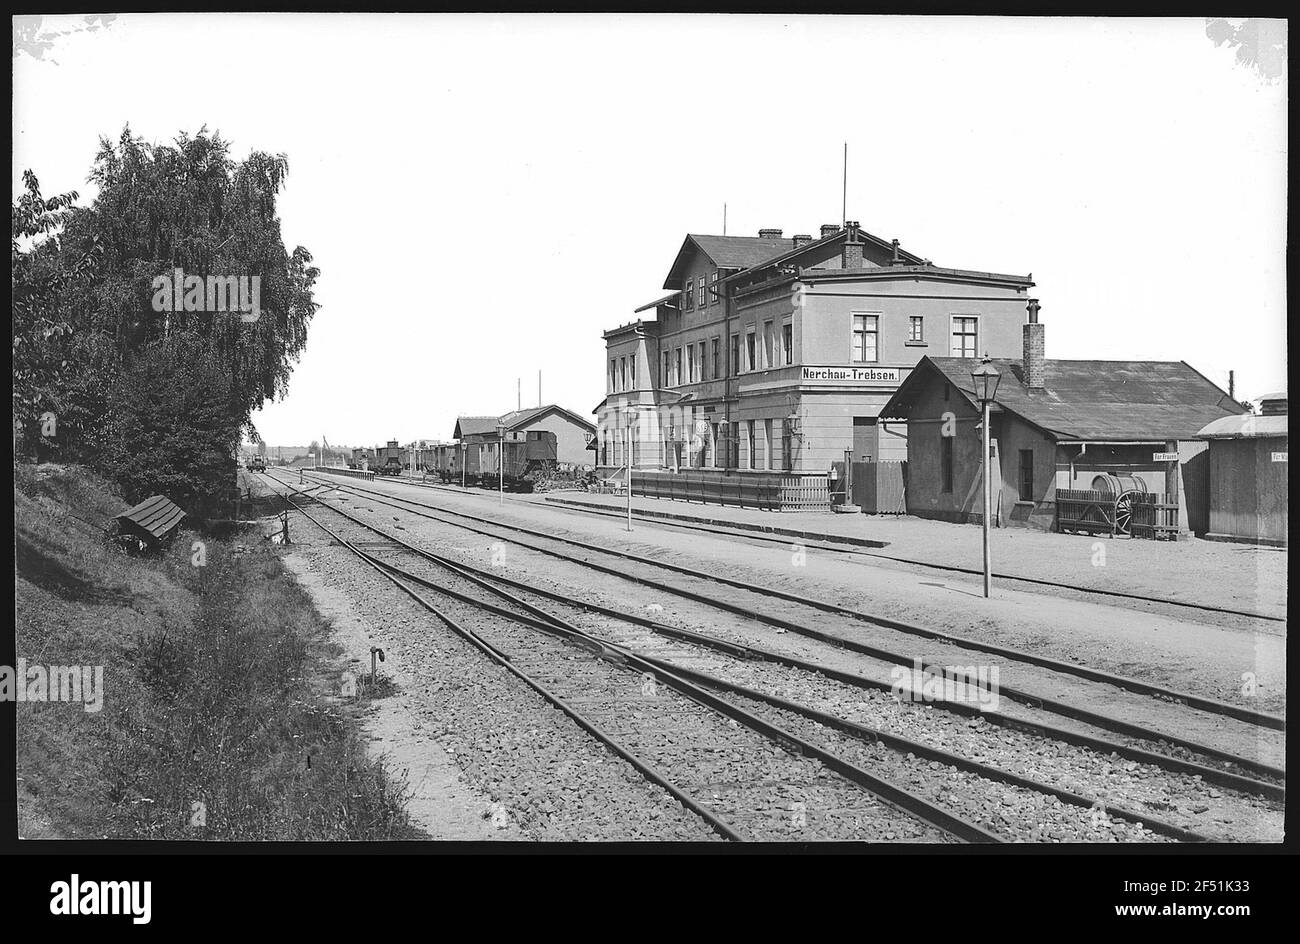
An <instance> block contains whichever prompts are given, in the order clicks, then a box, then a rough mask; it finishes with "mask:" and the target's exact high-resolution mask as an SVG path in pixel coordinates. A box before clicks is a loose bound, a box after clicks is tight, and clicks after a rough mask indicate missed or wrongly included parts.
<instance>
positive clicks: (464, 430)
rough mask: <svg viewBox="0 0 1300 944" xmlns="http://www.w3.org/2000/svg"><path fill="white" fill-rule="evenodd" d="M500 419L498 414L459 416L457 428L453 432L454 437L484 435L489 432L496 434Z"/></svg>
mask: <svg viewBox="0 0 1300 944" xmlns="http://www.w3.org/2000/svg"><path fill="white" fill-rule="evenodd" d="M498 419H499V417H496V416H458V417H456V428H455V429H454V430H452V433H451V435H452V438H453V439H464V438H465V437H466V436H482V435H485V434H487V433H491V434H492V435H493V436H495V435H496V433H497V420H498Z"/></svg>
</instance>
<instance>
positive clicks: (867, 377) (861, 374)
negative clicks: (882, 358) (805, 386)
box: [800, 367, 903, 386]
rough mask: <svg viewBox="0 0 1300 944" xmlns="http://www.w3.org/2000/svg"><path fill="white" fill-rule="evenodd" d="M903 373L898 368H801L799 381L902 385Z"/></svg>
mask: <svg viewBox="0 0 1300 944" xmlns="http://www.w3.org/2000/svg"><path fill="white" fill-rule="evenodd" d="M902 374H903V372H902V370H901V369H900V368H898V367H803V368H802V369H801V374H800V379H801V380H802V381H804V382H805V383H818V382H820V383H848V384H870V385H875V384H879V385H880V386H888V385H897V384H899V383H902V380H903V376H902Z"/></svg>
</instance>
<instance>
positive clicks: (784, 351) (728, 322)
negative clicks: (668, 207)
mask: <svg viewBox="0 0 1300 944" xmlns="http://www.w3.org/2000/svg"><path fill="white" fill-rule="evenodd" d="M1033 284H1034V283H1033V282H1032V280H1031V278H1030V276H1027V275H1026V276H1021V275H1004V274H998V273H991V272H976V271H970V270H963V269H951V268H944V267H940V266H936V265H934V264H933V263H932V262H930V261H929V260H927V259H923V258H921V257H919V256H917V255H914V254H912V253H910V252H907V251H905V250H903V249H901V248H900V247H899V246H898V243H897V241H892V242H886V241H885V240H883V239H880V238H878V237H876V236H872V235H871V234H869V233H867V232H865V231H864V230H862V229H861V228H860V227H859V226H858V224H857V223H856V222H849V223H846V224H845V225H844V226H842V227H841V226H834V225H828V226H823V227H822V228H821V233H820V235H819V236H817V237H815V238H814V237H813V236H810V235H809V236H795V237H793V238H789V239H787V238H783V237H782V234H781V231H780V230H761V231H760V232H759V235H758V236H757V237H739V236H705V235H688V236H687V237H686V238H685V240H684V242H683V243H682V245H681V248H680V249H679V250H678V253H677V256H676V258H675V259H674V260H673V262H672V265H671V266H670V268H669V270H668V274H667V277H666V278H665V280H664V286H663V287H664V289H666V290H669V291H670V294H668V295H666V296H664V297H661V298H659V299H657V300H655V301H652V302H650V303H648V304H647V305H644V306H642V307H641V308H639V309H637V311H636V312H635V314H637V315H643V313H652V314H645V315H644V316H643V317H641V318H639V319H638V320H636V321H633V322H630V323H626V324H623V325H621V326H619V327H617V328H614V329H612V330H609V331H606V332H605V334H604V338H605V344H606V352H605V361H606V395H605V398H604V399H603V400H602V401H601V403H600V404H599V405H598V406H597V408H596V410H595V413H596V416H597V424H596V425H597V434H596V447H597V464H598V465H599V466H604V467H613V468H618V467H622V466H624V465H625V464H627V462H628V460H629V458H630V460H631V465H632V467H633V468H636V469H669V470H684V469H690V470H714V471H716V472H717V473H718V474H720V475H726V476H729V475H744V474H750V473H771V472H781V473H785V474H788V475H789V476H792V477H798V476H805V475H820V476H825V475H826V474H827V472H828V470H829V469H830V467H831V465H832V463H835V462H841V461H843V460H844V459H845V457H846V453H850V454H851V457H852V459H853V461H855V462H862V461H879V460H903V459H906V458H907V427H906V424H905V423H902V422H891V423H884V422H881V417H880V413H881V408H882V407H883V406H884V405H885V403H886V402H888V400H889V399H890V397H891V396H892V395H893V393H894V392H895V391H896V390H897V389H898V387H899V386H900V385H901V384H902V383H903V381H904V380H905V379H906V378H907V376H908V374H909V373H910V372H911V370H912V369H913V368H914V367H915V366H916V364H917V362H918V361H919V360H920V359H921V358H922V357H924V356H926V355H927V354H931V355H933V354H939V355H942V356H953V357H961V358H978V357H979V356H980V355H983V354H985V353H988V354H990V355H992V356H994V357H1013V356H1015V355H1016V354H1017V353H1018V352H1019V350H1020V338H1021V325H1022V324H1024V323H1025V321H1026V315H1027V303H1028V301H1029V298H1028V291H1029V289H1030V288H1032V286H1033Z"/></svg>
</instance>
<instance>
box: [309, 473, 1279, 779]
mask: <svg viewBox="0 0 1300 944" xmlns="http://www.w3.org/2000/svg"><path fill="white" fill-rule="evenodd" d="M335 497H337V494H336V496H335ZM358 502H359V503H360V505H361V508H362V510H366V511H377V512H379V513H380V514H383V513H384V512H385V511H387V512H388V513H389V516H390V517H392V516H393V514H392V513H394V512H396V511H397V509H393V508H392V507H391V506H386V505H382V504H378V503H375V502H370V503H367V499H366V498H364V497H360V498H354V500H353V507H356V503H358ZM482 510H483V509H481V508H479V509H478V511H479V512H481V511H482ZM408 524H409V525H410V526H411V527H415V528H418V529H423V530H422V531H420V532H419V533H424V534H429V535H431V536H432V535H437V536H438V539H439V540H450V541H454V542H456V543H459V544H464V545H467V546H469V547H473V546H475V544H476V543H477V542H481V541H484V540H487V541H492V540H493V539H492V538H490V537H484V536H482V535H474V534H472V533H471V532H467V531H464V530H463V529H460V528H457V527H455V526H454V525H448V524H440V523H439V522H435V521H432V520H430V519H427V518H419V517H413V518H411V519H410V520H409V521H408ZM470 524H474V523H472V522H470ZM475 526H478V525H476V524H475ZM431 528H432V529H433V530H432V531H430V529H431ZM523 540H525V541H528V542H532V543H537V542H539V541H540V542H542V546H545V542H544V539H540V538H536V537H532V536H526V537H524V538H523ZM556 549H557V550H560V551H561V552H562V553H565V554H570V555H574V556H576V557H579V558H581V559H588V560H592V561H595V562H597V563H600V564H603V565H610V564H611V563H613V564H615V565H616V566H618V567H619V568H620V569H622V570H623V571H624V572H625V573H628V574H629V575H638V576H644V577H647V578H649V579H654V580H665V579H666V580H668V581H669V582H671V583H673V584H674V585H681V586H684V587H686V588H688V589H691V590H694V591H695V592H697V593H701V594H706V595H708V596H709V597H711V598H714V599H720V600H727V601H728V602H730V603H734V604H737V605H740V606H744V607H748V608H750V609H751V610H753V611H756V612H758V611H761V612H763V613H765V614H768V615H776V616H781V617H783V618H787V619H791V620H793V621H795V622H797V623H800V624H802V625H806V626H809V627H811V628H814V629H817V630H820V631H823V632H827V633H830V634H832V635H836V636H839V637H841V638H853V639H855V640H858V641H862V642H867V643H871V644H878V645H881V646H882V647H883V648H886V649H890V650H892V651H895V652H899V653H900V654H902V653H909V654H910V653H916V654H924V656H925V657H926V658H927V659H932V660H937V661H941V662H943V663H944V664H951V665H963V666H969V665H980V664H984V665H988V664H993V663H992V657H990V656H988V655H984V654H980V653H978V652H973V651H970V650H962V649H960V648H958V647H956V646H952V645H947V644H944V643H941V642H937V641H932V640H918V639H916V638H915V637H908V636H906V635H903V634H901V633H898V632H896V631H893V630H889V629H885V628H883V627H879V626H873V625H870V624H868V623H866V622H864V621H861V620H856V619H852V618H849V617H844V616H837V615H834V614H827V613H824V612H822V611H818V610H815V609H812V608H810V607H806V606H802V605H800V604H795V603H790V602H788V601H781V600H773V599H772V598H769V597H763V596H760V595H758V594H755V593H752V592H749V591H746V590H743V589H740V588H735V587H727V586H720V585H718V584H716V583H714V582H711V581H709V580H707V579H705V578H692V577H690V576H687V575H684V574H678V573H672V574H668V573H665V572H664V571H663V570H661V569H658V568H655V567H653V566H650V565H645V564H640V563H637V562H635V561H628V560H621V559H617V558H610V557H609V556H607V555H601V554H599V553H598V552H586V551H583V550H582V549H579V548H574V547H571V546H563V545H560V546H556ZM620 550H626V551H629V552H631V553H634V554H644V555H646V556H648V557H652V558H653V557H654V556H655V552H656V549H655V548H653V547H651V546H643V545H638V544H635V543H633V544H630V545H628V544H625V545H623V546H622V547H621V548H620ZM519 554H523V555H525V560H526V567H527V569H528V570H529V572H530V573H549V572H553V571H555V570H556V569H557V568H559V569H563V568H565V567H566V566H567V567H571V568H573V567H577V565H572V564H567V565H566V564H565V563H564V562H562V561H558V560H556V559H555V558H548V556H547V555H543V554H540V553H535V552H529V551H527V550H524V549H522V548H519V547H518V546H517V545H510V553H509V554H508V555H507V554H499V556H501V557H503V558H508V559H509V560H511V562H512V563H516V565H517V562H518V555H519ZM673 562H674V563H677V564H687V563H689V562H688V561H685V560H683V559H681V557H680V555H675V556H674V559H673ZM711 569H713V570H716V571H718V572H720V573H723V574H725V575H726V576H728V577H732V578H736V579H744V580H746V581H748V582H752V583H754V584H755V585H767V586H770V587H775V588H778V589H783V590H787V591H789V592H795V593H802V594H807V593H810V592H813V593H816V591H815V590H812V591H810V589H809V587H808V586H807V585H806V583H805V582H803V581H802V579H793V580H792V579H791V578H788V577H780V576H773V575H766V577H764V575H761V574H755V573H747V572H741V571H735V570H732V569H724V568H721V567H717V566H716V564H715V565H714V566H713V567H712V568H711ZM585 579H586V580H587V581H590V580H592V579H595V580H600V581H604V580H607V579H609V578H606V577H603V576H601V575H592V574H589V573H588V574H587V575H586V578H585ZM577 585H578V586H582V585H583V584H582V583H581V582H579V583H578V584H577ZM820 596H821V598H822V599H827V600H829V601H830V602H834V603H838V604H841V605H846V606H861V605H862V601H861V600H860V599H854V598H852V597H851V596H850V597H845V596H843V595H837V594H836V593H826V594H820ZM664 605H665V607H668V606H669V605H674V608H675V609H679V610H685V611H688V612H689V611H691V610H694V609H697V608H698V604H695V603H692V602H690V601H684V600H682V599H681V598H680V597H672V598H671V602H670V600H667V599H665V600H664ZM721 615H724V616H725V614H721ZM773 632H774V630H773V629H772V628H771V627H767V626H761V625H751V626H750V627H749V634H748V637H747V638H749V639H750V641H758V642H759V643H760V644H767V643H769V642H770V641H771V640H772V638H773V635H772V634H773ZM833 658H834V659H837V660H838V659H843V658H845V657H844V656H843V655H837V656H835V657H833ZM849 658H851V659H861V658H862V657H860V656H857V655H852V656H850V657H849ZM908 661H910V660H908ZM998 664H999V665H1000V670H1001V679H1000V680H1001V683H1002V684H1003V685H1006V686H1008V687H1012V688H1018V689H1021V690H1024V691H1028V692H1030V693H1032V694H1035V695H1039V696H1041V697H1044V698H1052V699H1056V700H1058V701H1064V702H1067V703H1069V704H1071V705H1074V706H1078V707H1082V708H1086V709H1088V710H1091V711H1094V712H1096V713H1098V714H1102V715H1110V716H1113V717H1118V718H1123V719H1125V720H1129V719H1141V722H1142V723H1143V724H1144V725H1146V726H1148V727H1151V728H1153V729H1155V730H1157V731H1160V730H1163V731H1165V732H1168V733H1169V734H1171V735H1177V736H1181V737H1186V738H1189V739H1191V740H1193V741H1199V742H1201V743H1204V744H1206V745H1207V746H1211V747H1215V748H1217V749H1219V750H1223V751H1227V752H1230V753H1238V754H1241V755H1242V756H1244V757H1247V758H1252V759H1257V760H1261V761H1263V762H1265V763H1270V764H1273V765H1276V766H1284V764H1285V734H1284V733H1283V732H1277V731H1267V730H1263V729H1260V728H1258V727H1256V726H1254V725H1251V724H1249V723H1247V722H1244V721H1238V720H1236V719H1232V718H1226V717H1223V716H1221V715H1215V714H1210V713H1208V712H1202V711H1199V710H1196V709H1190V708H1187V707H1186V706H1184V705H1179V704H1174V703H1170V702H1167V701H1162V700H1159V699H1154V698H1151V697H1149V696H1145V695H1139V694H1136V693H1129V692H1124V691H1123V690H1117V689H1116V688H1115V687H1113V686H1108V685H1104V684H1101V683H1096V682H1090V681H1087V680H1083V679H1078V678H1074V677H1071V676H1067V675H1062V674H1060V673H1054V672H1051V671H1049V670H1046V669H1040V668H1037V667H1034V666H1026V665H1023V664H1016V663H1011V664H1006V663H1002V662H999V663H998ZM888 677H889V676H888V670H887V669H886V670H885V674H884V678H885V679H886V680H887V679H888ZM1177 684H1178V683H1177V682H1175V683H1174V685H1175V686H1176V687H1177ZM1258 707H1264V706H1263V705H1259V706H1258ZM1001 710H1002V711H1003V712H1004V713H1005V714H1008V715H1011V716H1015V717H1022V718H1024V719H1026V720H1033V721H1039V722H1042V723H1046V724H1050V725H1053V726H1057V727H1066V728H1070V729H1071V730H1079V731H1084V732H1086V733H1090V734H1094V735H1098V736H1102V737H1105V738H1107V739H1111V740H1117V739H1118V740H1121V741H1123V742H1124V743H1133V744H1140V745H1141V746H1143V747H1145V748H1147V749H1149V750H1155V751H1157V752H1162V753H1170V754H1172V755H1173V756H1178V757H1183V758H1189V757H1191V755H1190V754H1189V753H1188V752H1187V751H1185V750H1183V749H1180V748H1170V747H1168V746H1165V745H1162V744H1159V743H1150V742H1139V741H1136V740H1134V739H1130V738H1127V737H1125V736H1120V735H1115V734H1113V733H1111V732H1108V731H1106V730H1104V729H1096V728H1093V727H1091V726H1090V725H1087V724H1085V723H1082V722H1076V721H1073V720H1072V719H1068V718H1066V717H1064V716H1061V715H1056V714H1052V713H1050V712H1047V711H1039V710H1037V709H1033V708H1028V707H1026V706H1023V705H1017V704H1013V703H1011V702H1010V700H1009V699H1004V700H1003V707H1002V709H1001ZM1211 763H1217V762H1211Z"/></svg>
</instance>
